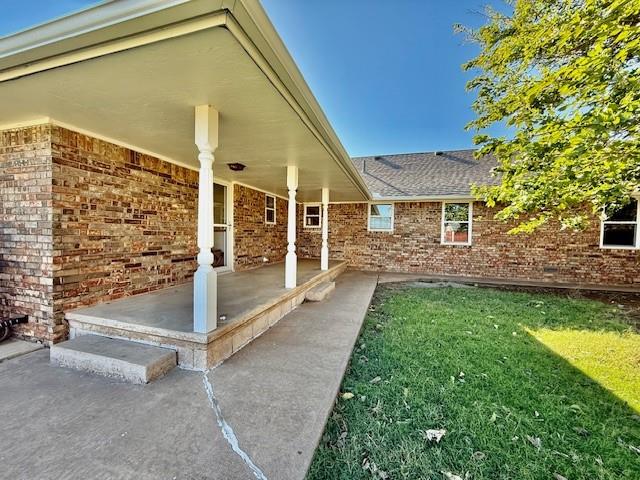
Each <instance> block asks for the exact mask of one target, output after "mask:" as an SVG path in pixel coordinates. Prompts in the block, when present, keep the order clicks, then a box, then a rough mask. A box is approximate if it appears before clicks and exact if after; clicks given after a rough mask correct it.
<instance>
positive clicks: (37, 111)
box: [0, 0, 370, 201]
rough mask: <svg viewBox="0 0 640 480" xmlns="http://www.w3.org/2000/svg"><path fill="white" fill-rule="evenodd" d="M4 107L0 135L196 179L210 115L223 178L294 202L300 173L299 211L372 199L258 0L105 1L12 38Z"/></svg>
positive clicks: (2, 83)
mask: <svg viewBox="0 0 640 480" xmlns="http://www.w3.org/2000/svg"><path fill="white" fill-rule="evenodd" d="M0 104H1V105H2V112H1V113H0V129H6V128H12V127H15V126H20V125H28V124H32V123H38V122H45V121H46V122H52V123H56V124H59V125H61V126H65V127H68V128H71V129H74V130H77V131H80V132H83V133H87V134H90V135H93V136H96V137H99V138H104V139H107V140H110V141H113V142H114V143H118V144H121V145H124V146H127V147H130V148H132V149H134V150H137V151H140V152H142V153H148V154H151V155H154V156H156V157H159V158H162V159H165V160H167V161H170V162H174V163H178V164H181V165H184V166H187V167H190V168H194V169H197V168H198V166H199V163H198V158H197V155H198V149H197V148H196V146H195V144H194V134H193V125H194V107H195V106H197V105H211V106H213V107H214V108H215V109H216V110H217V111H218V112H219V114H220V141H219V147H218V149H217V150H216V152H215V157H216V161H215V165H214V169H215V170H214V175H215V177H217V178H221V179H223V180H227V181H238V182H242V183H246V184H249V185H251V186H254V187H257V188H260V189H263V190H267V191H270V192H274V193H277V194H280V195H283V196H285V195H286V193H287V188H286V182H285V179H286V167H287V166H297V167H298V168H299V186H298V192H299V193H298V199H299V200H300V201H318V200H319V199H320V188H323V187H325V188H330V189H331V200H332V201H349V200H367V199H369V198H370V196H369V193H368V191H367V188H366V186H365V184H364V182H363V180H362V178H361V177H360V175H359V174H358V172H357V171H356V169H355V168H354V166H353V165H352V163H351V161H350V158H349V156H348V155H347V153H346V151H345V150H344V148H343V147H342V145H341V144H340V141H339V139H338V138H337V136H336V134H335V132H333V130H332V128H331V126H330V124H329V122H328V120H327V119H326V117H325V116H324V114H323V112H322V110H321V108H320V106H319V105H318V103H317V101H316V100H315V99H314V97H313V95H312V93H311V91H310V90H309V88H308V86H307V85H306V83H305V82H304V80H303V78H302V75H301V74H300V72H299V71H298V69H297V67H296V66H295V64H294V62H293V60H292V59H291V57H290V55H289V54H288V52H287V50H286V48H285V47H284V45H283V43H282V42H281V40H280V39H279V37H278V35H277V33H276V32H275V30H274V28H273V26H272V25H271V23H270V21H269V20H268V18H267V16H266V14H265V12H264V11H263V9H262V7H261V6H260V4H259V3H258V2H257V1H256V0H236V1H226V0H217V1H210V0H191V1H185V0H154V1H150V0H142V1H140V0H138V1H133V0H121V1H118V2H105V3H102V4H99V5H97V6H95V7H92V8H89V9H87V10H83V11H81V12H78V13H76V14H73V15H70V16H67V17H63V18H61V19H58V20H55V21H53V22H49V23H47V24H44V25H41V26H38V27H34V28H32V29H29V30H26V31H24V32H20V33H18V34H14V35H12V36H9V37H5V38H2V39H0ZM235 162H240V163H243V164H245V165H246V167H247V168H246V169H245V170H244V171H242V172H232V171H231V170H230V169H229V168H227V167H226V165H225V164H227V163H235Z"/></svg>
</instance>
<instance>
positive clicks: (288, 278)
mask: <svg viewBox="0 0 640 480" xmlns="http://www.w3.org/2000/svg"><path fill="white" fill-rule="evenodd" d="M287 188H288V189H289V215H288V218H287V256H286V258H285V267H284V270H285V272H284V286H285V288H295V287H296V285H297V276H298V257H297V256H296V190H297V189H298V167H293V166H289V167H287Z"/></svg>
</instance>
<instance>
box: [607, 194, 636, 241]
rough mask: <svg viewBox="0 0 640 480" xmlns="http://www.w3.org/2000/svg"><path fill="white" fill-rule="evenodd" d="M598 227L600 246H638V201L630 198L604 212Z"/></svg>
mask: <svg viewBox="0 0 640 480" xmlns="http://www.w3.org/2000/svg"><path fill="white" fill-rule="evenodd" d="M605 215H606V219H605V220H603V221H602V226H601V229H600V246H601V247H605V248H640V235H639V234H638V221H639V219H640V202H638V200H632V201H631V202H630V203H628V204H627V205H625V206H624V207H622V208H618V209H617V210H614V211H611V212H606V214H605Z"/></svg>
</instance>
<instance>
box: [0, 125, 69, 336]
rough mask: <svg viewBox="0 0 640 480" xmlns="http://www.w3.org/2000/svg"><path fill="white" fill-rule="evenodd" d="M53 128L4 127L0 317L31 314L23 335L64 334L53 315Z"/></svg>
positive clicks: (21, 328) (21, 329) (0, 144)
mask: <svg viewBox="0 0 640 480" xmlns="http://www.w3.org/2000/svg"><path fill="white" fill-rule="evenodd" d="M52 216H53V209H52V194H51V128H50V127H49V126H48V125H40V126H35V127H28V128H20V129H14V130H5V131H2V132H0V316H2V317H5V318H6V317H9V316H13V315H15V316H18V315H28V316H29V320H30V323H29V324H27V325H19V326H16V328H15V329H16V331H17V333H18V334H19V335H21V336H25V337H38V338H42V339H56V338H60V337H61V336H63V335H64V333H65V327H64V325H62V324H61V323H59V322H57V321H55V320H54V312H53V296H52V292H53V268H52V267H53V242H52V236H51V229H52Z"/></svg>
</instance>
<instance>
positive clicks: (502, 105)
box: [459, 0, 640, 233]
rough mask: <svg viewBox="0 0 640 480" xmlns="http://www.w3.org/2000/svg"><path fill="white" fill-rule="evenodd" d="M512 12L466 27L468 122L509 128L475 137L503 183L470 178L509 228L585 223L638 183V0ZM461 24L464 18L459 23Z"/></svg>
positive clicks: (552, 1) (522, 0) (553, 3)
mask: <svg viewBox="0 0 640 480" xmlns="http://www.w3.org/2000/svg"><path fill="white" fill-rule="evenodd" d="M508 6H509V10H510V13H509V14H504V13H500V12H498V11H497V10H494V9H488V10H487V18H488V20H487V23H486V24H485V25H484V26H482V27H480V28H479V29H477V30H469V29H464V28H462V30H463V31H465V32H466V33H467V34H468V36H469V37H470V38H471V40H472V41H474V42H476V43H477V44H479V46H480V48H481V52H480V54H479V55H478V56H477V57H476V58H474V59H473V60H471V61H470V62H468V63H467V64H465V65H464V68H465V69H466V70H473V71H477V72H478V73H477V76H476V77H475V78H474V79H473V80H471V81H470V82H469V83H468V85H467V88H468V89H470V90H475V91H476V92H477V98H476V100H475V102H474V105H473V107H474V110H475V112H476V114H477V117H476V119H475V120H473V121H472V122H471V123H469V125H467V128H470V129H477V130H479V131H480V132H482V131H483V130H485V129H486V128H487V127H489V126H491V125H493V124H495V123H503V124H506V125H507V126H508V127H510V130H512V131H513V132H514V133H513V136H510V137H496V136H491V135H488V134H479V135H477V136H476V137H475V138H474V141H475V143H476V144H477V145H479V146H480V148H479V150H478V155H479V156H481V155H485V154H493V155H494V156H495V157H496V159H497V161H498V167H497V169H496V170H497V172H498V173H499V174H500V175H501V178H502V180H501V183H500V184H499V185H497V186H474V189H473V190H474V193H475V194H476V195H477V196H478V198H482V199H484V200H485V201H486V202H487V203H488V205H490V206H495V205H498V206H500V207H501V209H500V211H499V212H498V214H497V216H498V218H500V219H503V220H514V219H515V220H517V226H516V227H515V228H514V229H512V230H511V232H513V233H518V232H531V231H534V230H535V229H536V228H538V227H539V226H541V225H543V224H544V223H546V222H548V221H550V220H553V219H555V220H559V221H560V223H561V225H562V227H563V228H573V229H579V228H584V227H586V226H587V225H588V224H589V222H590V221H591V220H592V219H593V217H592V214H595V215H601V214H602V213H603V212H605V211H607V212H610V211H612V210H616V209H618V208H621V207H623V206H625V205H626V204H628V203H629V202H630V201H631V200H632V196H633V195H634V193H638V192H639V188H640V187H639V186H640V136H639V133H640V132H639V130H640V73H639V72H640V0H513V1H510V2H509V5H508ZM459 28H460V27H459Z"/></svg>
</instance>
